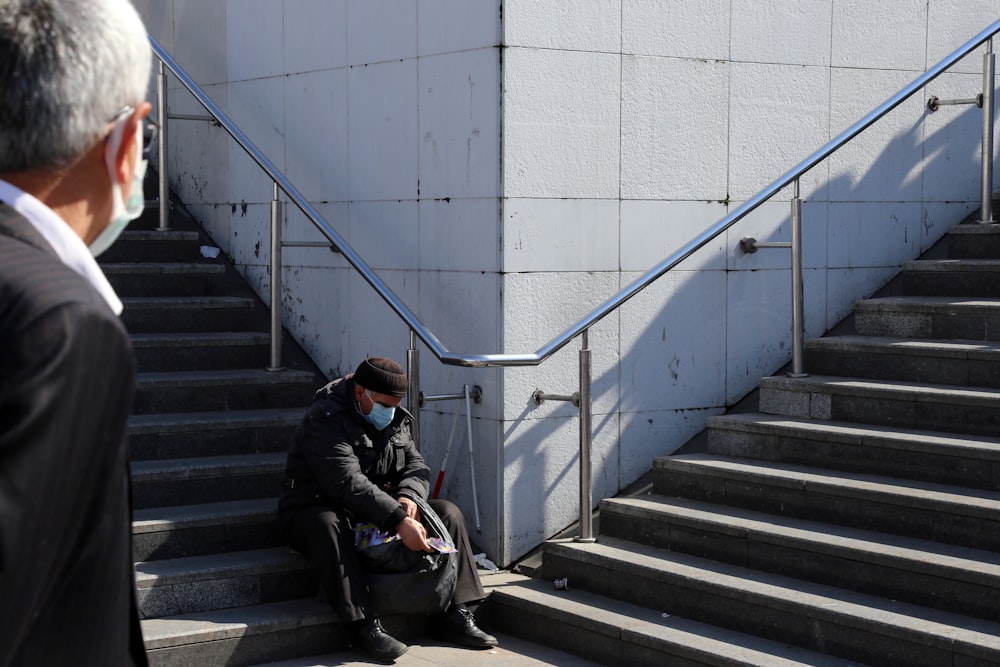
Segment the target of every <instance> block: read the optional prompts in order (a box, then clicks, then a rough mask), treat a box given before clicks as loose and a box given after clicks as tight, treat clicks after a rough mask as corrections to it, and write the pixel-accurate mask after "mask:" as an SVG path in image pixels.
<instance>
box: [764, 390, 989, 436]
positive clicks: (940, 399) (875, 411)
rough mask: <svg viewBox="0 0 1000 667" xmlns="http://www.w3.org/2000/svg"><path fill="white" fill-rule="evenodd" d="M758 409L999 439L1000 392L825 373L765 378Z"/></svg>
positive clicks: (814, 417) (794, 415)
mask: <svg viewBox="0 0 1000 667" xmlns="http://www.w3.org/2000/svg"><path fill="white" fill-rule="evenodd" d="M759 386H760V411H761V412H766V413H770V414H778V415H787V416H789V417H804V418H809V419H822V420H833V421H846V422H860V423H863V424H877V425H883V426H894V427H895V426H898V427H901V428H917V429H926V430H930V431H944V432H951V433H964V434H970V435H1000V409H998V408H1000V389H989V388H985V387H983V388H977V389H966V388H964V387H955V386H948V385H929V384H911V383H906V382H890V381H887V380H882V381H878V380H865V379H863V378H844V377H835V376H825V375H812V376H809V377H805V378H790V377H778V376H775V377H765V378H761V380H760V383H759Z"/></svg>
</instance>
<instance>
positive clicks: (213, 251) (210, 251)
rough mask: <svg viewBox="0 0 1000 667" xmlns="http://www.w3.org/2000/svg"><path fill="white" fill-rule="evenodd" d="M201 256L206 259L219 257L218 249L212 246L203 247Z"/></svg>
mask: <svg viewBox="0 0 1000 667" xmlns="http://www.w3.org/2000/svg"><path fill="white" fill-rule="evenodd" d="M201 256H202V257H205V258H207V259H215V258H216V257H218V256H219V249H218V248H216V247H214V246H210V245H203V246H202V247H201Z"/></svg>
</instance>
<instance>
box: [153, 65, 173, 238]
mask: <svg viewBox="0 0 1000 667" xmlns="http://www.w3.org/2000/svg"><path fill="white" fill-rule="evenodd" d="M159 64H160V65H159V67H158V68H157V71H156V115H157V120H158V121H160V131H159V136H160V138H159V141H158V143H157V146H156V171H157V172H158V173H157V181H158V182H157V187H158V190H157V191H158V193H159V194H158V196H159V198H160V202H159V203H160V210H159V215H160V219H159V225H158V227H157V229H158V230H159V231H161V232H165V231H167V230H169V229H170V189H169V188H168V187H167V182H168V181H167V133H168V132H169V129H168V128H167V66H166V65H164V64H163V61H162V60H160V61H159Z"/></svg>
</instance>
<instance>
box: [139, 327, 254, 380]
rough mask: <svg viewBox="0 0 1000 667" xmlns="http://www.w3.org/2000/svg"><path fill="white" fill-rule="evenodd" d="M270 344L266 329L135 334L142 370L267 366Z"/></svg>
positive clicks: (140, 369)
mask: <svg viewBox="0 0 1000 667" xmlns="http://www.w3.org/2000/svg"><path fill="white" fill-rule="evenodd" d="M270 344H271V335H270V333H268V332H265V331H213V332H195V333H137V334H132V348H133V350H134V351H135V358H136V364H137V367H138V369H139V371H140V372H154V371H181V370H196V369H197V370H212V369H221V368H246V367H253V366H265V365H266V364H267V362H268V361H269V357H268V351H269V348H270Z"/></svg>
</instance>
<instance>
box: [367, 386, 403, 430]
mask: <svg viewBox="0 0 1000 667" xmlns="http://www.w3.org/2000/svg"><path fill="white" fill-rule="evenodd" d="M365 393H366V394H368V400H369V401H371V402H372V410H371V412H369V413H368V414H366V415H365V419H367V420H368V423H369V424H371V425H372V426H374V427H375V428H377V429H378V430H380V431H381V430H382V429H384V428H385V427H386V426H388V425H389V424H391V423H392V418H393V417H395V416H396V408H391V407H389V406H387V405H380V404H379V403H377V402H376V401H375V399H374V398H372V395H371V394H369V393H368V390H367V389H365Z"/></svg>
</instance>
